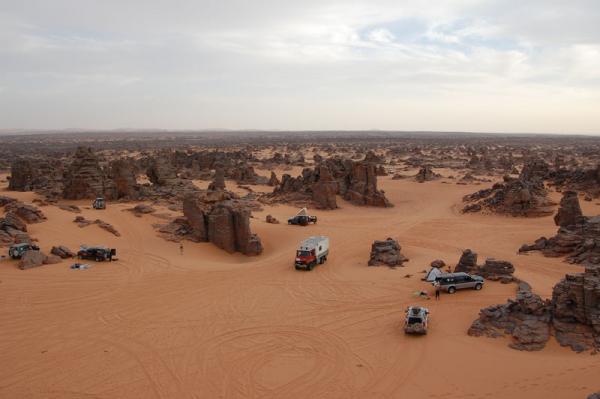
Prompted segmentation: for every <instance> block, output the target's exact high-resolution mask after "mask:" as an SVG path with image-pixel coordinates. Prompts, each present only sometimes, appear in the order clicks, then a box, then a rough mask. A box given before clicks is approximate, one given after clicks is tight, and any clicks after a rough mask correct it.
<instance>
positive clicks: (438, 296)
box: [433, 281, 440, 301]
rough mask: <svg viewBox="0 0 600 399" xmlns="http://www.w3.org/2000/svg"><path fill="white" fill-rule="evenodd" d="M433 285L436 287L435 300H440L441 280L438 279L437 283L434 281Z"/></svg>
mask: <svg viewBox="0 0 600 399" xmlns="http://www.w3.org/2000/svg"><path fill="white" fill-rule="evenodd" d="M433 286H434V287H435V300H436V301H439V300H440V282H439V281H436V282H435V283H433Z"/></svg>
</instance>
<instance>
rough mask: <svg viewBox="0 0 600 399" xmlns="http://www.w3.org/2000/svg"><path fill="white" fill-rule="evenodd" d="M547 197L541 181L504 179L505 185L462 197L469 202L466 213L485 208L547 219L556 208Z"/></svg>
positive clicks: (464, 211) (495, 185)
mask: <svg viewBox="0 0 600 399" xmlns="http://www.w3.org/2000/svg"><path fill="white" fill-rule="evenodd" d="M547 195H548V194H547V191H546V189H545V188H544V184H543V183H542V182H539V181H526V180H521V179H513V178H510V177H508V176H505V177H504V183H496V184H494V185H493V186H492V188H488V189H484V190H480V191H477V192H476V193H473V194H470V195H466V196H465V197H463V202H467V205H466V206H465V207H464V208H463V213H466V212H478V211H481V210H483V209H486V210H488V211H491V212H495V213H500V214H506V215H511V216H532V217H535V216H546V215H549V214H552V212H553V211H552V206H553V205H554V204H553V203H552V202H551V201H550V200H549V199H548V197H547Z"/></svg>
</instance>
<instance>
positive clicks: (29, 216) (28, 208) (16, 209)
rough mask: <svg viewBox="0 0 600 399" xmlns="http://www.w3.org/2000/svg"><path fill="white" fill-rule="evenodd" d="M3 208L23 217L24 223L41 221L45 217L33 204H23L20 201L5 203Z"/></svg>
mask: <svg viewBox="0 0 600 399" xmlns="http://www.w3.org/2000/svg"><path fill="white" fill-rule="evenodd" d="M5 209H6V210H7V211H10V212H12V213H14V214H15V215H17V216H18V217H20V218H21V219H23V220H24V221H25V222H26V223H29V224H32V223H41V222H43V221H45V220H46V219H47V218H46V216H45V215H44V213H43V212H42V211H41V210H40V209H39V208H37V207H35V206H33V205H28V204H24V203H22V202H20V201H14V202H11V203H9V204H8V205H6V207H5Z"/></svg>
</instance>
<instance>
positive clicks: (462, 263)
mask: <svg viewBox="0 0 600 399" xmlns="http://www.w3.org/2000/svg"><path fill="white" fill-rule="evenodd" d="M477 270H478V266H477V253H476V252H473V251H471V250H470V249H465V250H464V251H463V253H462V255H461V257H460V259H459V260H458V263H457V264H456V267H455V268H454V271H455V272H465V273H475V272H476V271H477Z"/></svg>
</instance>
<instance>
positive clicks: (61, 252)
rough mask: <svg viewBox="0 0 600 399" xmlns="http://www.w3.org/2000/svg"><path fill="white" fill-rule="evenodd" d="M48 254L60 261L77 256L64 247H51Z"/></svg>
mask: <svg viewBox="0 0 600 399" xmlns="http://www.w3.org/2000/svg"><path fill="white" fill-rule="evenodd" d="M50 253H51V254H52V255H56V256H58V257H59V258H61V259H67V258H74V257H75V256H77V254H76V253H75V252H73V251H71V250H70V249H69V248H67V247H65V246H64V245H59V246H55V247H52V249H51V250H50Z"/></svg>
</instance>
